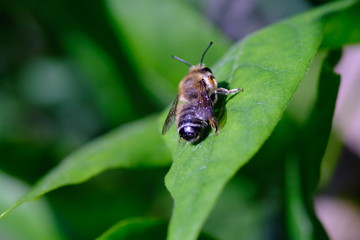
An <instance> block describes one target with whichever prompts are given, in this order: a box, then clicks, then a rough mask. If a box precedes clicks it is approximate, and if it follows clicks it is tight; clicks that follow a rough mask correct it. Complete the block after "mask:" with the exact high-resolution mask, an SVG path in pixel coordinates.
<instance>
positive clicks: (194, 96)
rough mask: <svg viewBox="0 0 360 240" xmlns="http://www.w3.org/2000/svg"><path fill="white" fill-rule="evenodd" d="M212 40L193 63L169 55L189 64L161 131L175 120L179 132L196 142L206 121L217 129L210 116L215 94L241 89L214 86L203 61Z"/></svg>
mask: <svg viewBox="0 0 360 240" xmlns="http://www.w3.org/2000/svg"><path fill="white" fill-rule="evenodd" d="M211 45H212V42H210V44H209V45H208V47H207V48H206V49H205V51H204V53H203V54H202V56H201V60H200V63H199V64H198V65H196V66H193V65H191V64H189V63H188V62H186V61H185V60H183V59H181V58H178V57H176V56H172V57H173V58H175V59H176V60H178V61H180V62H183V63H185V64H186V65H188V66H189V67H190V70H189V72H188V74H187V75H186V76H185V77H184V78H183V79H182V80H181V82H180V84H179V88H178V95H177V96H176V98H175V100H174V102H173V104H172V106H171V109H170V111H169V114H168V115H167V118H166V120H165V123H164V126H163V128H162V134H165V133H166V132H167V131H168V129H169V127H170V125H171V124H172V123H173V122H174V120H175V122H176V125H177V130H178V133H179V136H180V137H181V138H182V139H184V140H186V141H188V142H191V143H196V142H198V141H199V140H200V139H201V137H202V134H203V132H204V129H205V128H206V127H207V126H208V125H209V124H210V126H211V127H212V128H213V129H215V133H217V132H218V124H217V121H216V120H215V119H214V117H213V112H214V105H215V103H216V101H217V97H218V94H224V95H228V94H232V93H238V92H240V91H242V89H241V88H240V89H237V88H236V89H229V90H228V89H225V88H218V85H217V82H216V80H215V77H214V76H213V75H212V71H211V70H210V68H208V67H206V66H205V64H203V60H204V56H205V54H206V52H207V51H208V50H209V48H210V46H211Z"/></svg>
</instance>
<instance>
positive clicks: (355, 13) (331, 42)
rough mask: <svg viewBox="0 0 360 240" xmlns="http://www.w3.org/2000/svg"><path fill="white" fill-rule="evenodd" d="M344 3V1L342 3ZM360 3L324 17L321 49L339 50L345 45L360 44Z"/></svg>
mask: <svg viewBox="0 0 360 240" xmlns="http://www.w3.org/2000/svg"><path fill="white" fill-rule="evenodd" d="M343 2H345V3H346V1H343ZM359 12H360V2H357V3H356V4H355V5H354V6H353V7H351V8H348V9H346V10H344V11H340V12H334V13H331V14H329V15H328V16H326V18H327V21H326V26H325V30H324V41H323V43H322V44H321V47H322V48H340V47H342V46H343V45H345V44H353V43H358V42H360V27H359V22H360V14H359Z"/></svg>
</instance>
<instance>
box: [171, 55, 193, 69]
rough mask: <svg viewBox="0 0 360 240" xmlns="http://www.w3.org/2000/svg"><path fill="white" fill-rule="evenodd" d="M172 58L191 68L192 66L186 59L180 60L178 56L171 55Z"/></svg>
mask: <svg viewBox="0 0 360 240" xmlns="http://www.w3.org/2000/svg"><path fill="white" fill-rule="evenodd" d="M171 57H172V58H174V59H176V60H178V61H180V62H182V63H185V64H186V65H188V66H189V67H191V66H192V65H191V64H190V63H188V62H187V61H185V60H184V59H181V58H179V57H177V56H175V55H171Z"/></svg>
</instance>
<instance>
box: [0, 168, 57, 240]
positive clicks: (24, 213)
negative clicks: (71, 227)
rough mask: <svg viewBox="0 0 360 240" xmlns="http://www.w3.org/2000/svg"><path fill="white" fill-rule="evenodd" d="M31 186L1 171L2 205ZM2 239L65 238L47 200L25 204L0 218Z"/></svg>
mask: <svg viewBox="0 0 360 240" xmlns="http://www.w3.org/2000/svg"><path fill="white" fill-rule="evenodd" d="M28 189H29V186H27V185H25V184H24V183H22V182H20V181H19V180H17V179H15V178H12V177H10V176H8V175H6V174H4V173H2V172H0V207H1V208H5V206H9V204H11V203H13V202H14V201H15V200H16V199H17V198H19V196H21V195H22V194H24V193H25V192H26V191H28ZM0 232H1V239H12V240H38V239H53V240H59V239H63V236H62V234H61V233H60V231H59V229H58V228H57V226H56V220H55V217H54V216H53V214H52V212H51V210H50V207H49V205H48V204H47V202H46V201H45V200H42V201H37V202H32V203H30V204H28V205H26V206H25V205H24V206H22V207H20V208H18V209H16V211H14V212H13V214H12V215H11V216H8V217H7V218H5V219H1V220H0Z"/></svg>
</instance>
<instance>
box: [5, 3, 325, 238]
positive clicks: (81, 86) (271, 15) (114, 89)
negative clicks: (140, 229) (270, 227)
mask: <svg viewBox="0 0 360 240" xmlns="http://www.w3.org/2000/svg"><path fill="white" fill-rule="evenodd" d="M319 3H320V1H301V0H297V1H290V0H288V1H285V0H272V1H265V0H263V1H261V0H259V1H245V0H244V1H240V0H238V1H227V0H218V1H196V0H187V1H174V0H173V1H165V0H155V1H146V0H139V1H133V0H131V1H130V0H121V1H120V0H119V1H115V0H108V1H92V0H90V1H81V0H76V1H69V0H51V1H36V0H19V1H9V0H3V1H1V3H0V153H1V159H0V171H1V178H0V179H1V185H0V186H2V188H1V189H0V191H1V192H2V193H1V195H2V196H1V197H0V198H1V199H0V203H1V209H5V208H6V207H9V205H10V204H12V203H13V202H15V200H16V198H17V197H19V195H21V193H23V192H24V191H26V188H27V187H26V185H32V184H34V183H35V182H36V181H37V180H38V179H39V178H41V177H42V176H43V175H44V174H45V173H46V172H48V171H49V170H50V169H52V168H53V167H54V166H56V165H57V164H58V163H59V162H60V161H61V160H62V159H63V158H64V157H66V156H67V155H68V154H69V153H70V152H72V151H74V150H75V149H77V148H78V147H79V146H81V145H83V144H84V143H86V142H88V141H89V140H91V139H93V138H95V137H97V136H100V135H102V134H104V133H106V132H108V131H110V130H111V129H114V128H115V127H117V126H120V125H123V124H125V123H127V122H131V121H134V120H137V119H140V118H142V117H144V116H147V115H149V114H151V113H155V112H159V111H161V110H163V109H164V108H165V107H166V106H168V105H169V104H170V103H171V101H172V100H173V98H174V96H175V95H176V88H177V84H178V82H179V80H180V79H181V77H182V76H183V75H184V74H185V73H186V71H187V67H186V66H185V65H183V64H181V63H179V62H176V61H174V60H173V59H171V57H170V56H171V55H172V54H175V55H177V56H179V57H181V58H184V59H186V60H187V61H189V62H190V63H192V64H197V63H198V61H199V60H200V55H201V53H202V51H203V49H204V48H205V47H206V46H207V44H208V43H209V42H210V41H214V43H215V44H214V46H213V47H212V49H211V50H210V51H209V53H208V55H207V56H206V59H205V62H206V63H207V65H209V66H211V65H212V64H214V63H215V62H216V60H217V59H219V58H220V56H222V55H223V54H224V53H225V52H226V51H227V49H228V48H229V47H230V46H231V43H233V42H235V41H236V40H239V39H241V38H243V37H244V36H246V35H247V34H249V33H250V32H253V31H255V30H257V29H259V28H261V27H264V26H266V25H268V24H271V23H272V22H274V21H277V20H279V19H282V18H285V17H288V16H292V15H294V14H295V13H298V12H302V11H304V10H306V9H308V8H311V7H312V6H314V5H317V4H319ZM310 85H311V84H310ZM313 89H315V87H313ZM314 92H315V90H313V92H312V93H313V94H314ZM310 94H311V91H310ZM305 105H306V104H305ZM298 108H299V109H301V108H302V105H301V106H299V107H298ZM299 111H301V110H299ZM167 170H168V168H164V169H155V170H154V169H152V170H149V169H137V170H111V171H107V172H105V173H103V174H101V175H99V176H97V177H95V178H93V179H91V180H90V181H88V182H86V183H84V184H81V185H77V186H68V187H64V188H61V189H59V190H56V191H54V192H51V193H50V194H48V195H47V196H46V202H45V201H41V202H37V203H34V204H37V206H36V208H39V209H42V210H38V211H35V212H29V213H26V214H25V215H23V214H21V211H27V210H25V209H26V208H29V209H30V210H31V208H32V207H31V205H30V204H25V205H24V206H21V207H20V208H19V209H16V210H15V211H14V213H11V214H10V215H9V216H7V218H6V219H4V220H3V219H1V220H0V232H1V235H2V236H0V238H1V239H11V240H12V239H93V238H95V237H97V236H99V235H100V234H101V233H103V232H104V231H105V230H106V229H108V228H109V227H110V226H111V225H113V224H114V223H116V222H117V221H119V220H121V219H125V218H130V217H136V216H155V217H164V218H168V217H169V215H170V213H171V205H172V202H171V199H170V196H169V194H168V193H167V191H166V189H165V186H164V183H163V178H164V176H165V174H166V172H167ZM247 184H248V183H246V181H245V180H243V179H241V178H240V180H239V179H235V180H234V181H232V182H231V184H230V185H229V189H227V190H226V191H230V192H229V194H228V195H225V197H224V198H227V200H225V202H227V203H228V204H229V205H230V206H231V204H234V202H236V203H237V204H240V203H241V201H243V200H244V199H237V200H235V199H236V197H233V196H235V195H236V191H237V190H236V188H234V190H233V191H232V190H231V189H233V186H238V187H239V186H241V187H244V188H246V187H247V186H248V185H247ZM9 186H10V187H9ZM5 189H6V190H5ZM5 191H6V193H5ZM234 194H235V195H234ZM5 195H6V196H5ZM250 195H251V192H249V196H250ZM243 197H244V198H246V196H243ZM244 201H245V200H244ZM31 204H33V203H31ZM26 205H29V206H26ZM23 209H24V210H23ZM34 209H35V207H34ZM261 209H262V208H261ZM257 211H259V210H257V209H256V208H252V209H250V210H249V209H248V211H247V212H246V213H245V214H248V217H249V218H250V219H251V221H256V218H257V217H258V216H259V214H258V215H256V212H257ZM268 211H272V210H271V209H268ZM17 212H19V214H17ZM39 212H40V213H39ZM215 214H216V211H215ZM37 215H38V216H37ZM260 215H261V214H260ZM29 216H31V218H29ZM239 216H240V215H239ZM32 221H34V222H38V223H39V224H38V226H34V227H30V225H28V223H29V222H32ZM251 221H250V222H251ZM44 224H47V227H44ZM211 226H212V225H211V220H210V221H209V225H208V229H211ZM42 228H44V229H43V230H42V231H43V232H41V231H40V232H37V231H38V229H42ZM205 229H206V228H205ZM210 231H211V230H210ZM220 232H221V229H220ZM229 232H231V231H229ZM228 237H229V239H231V237H232V236H228ZM253 239H257V238H256V236H255V237H254V238H253Z"/></svg>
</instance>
